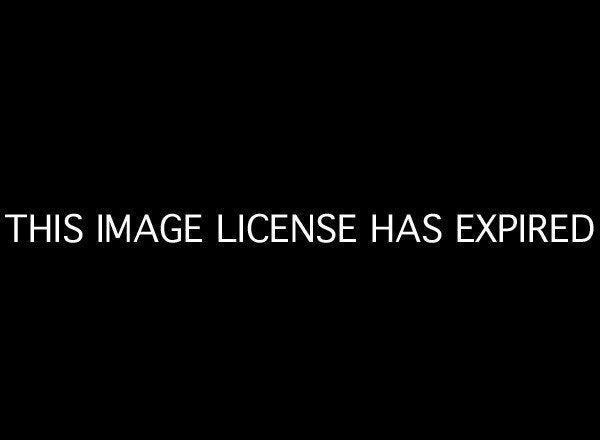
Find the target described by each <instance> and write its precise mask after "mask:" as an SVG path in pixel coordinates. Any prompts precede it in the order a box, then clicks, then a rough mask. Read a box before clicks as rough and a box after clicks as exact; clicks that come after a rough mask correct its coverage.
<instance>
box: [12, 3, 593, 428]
mask: <svg viewBox="0 0 600 440" xmlns="http://www.w3.org/2000/svg"><path fill="white" fill-rule="evenodd" d="M52 12H57V11H52ZM153 12H157V11H153ZM163 12H164V11H163ZM247 12H248V14H247V13H246V12H240V11H239V10H237V9H236V11H233V10H232V11H228V12H227V13H225V14H224V15H223V14H221V15H216V14H215V13H214V12H212V11H211V12H207V11H204V12H195V13H193V14H190V15H188V14H186V13H184V12H183V11H180V12H177V13H175V15H173V16H171V15H170V14H169V15H167V14H166V13H165V15H164V16H163V14H162V12H161V14H159V15H160V18H156V16H155V15H152V17H150V16H147V15H146V13H145V12H144V13H141V12H140V11H137V12H136V13H133V14H127V15H126V14H125V13H124V12H122V13H119V14H114V16H112V15H111V16H110V17H107V18H102V19H100V18H99V17H100V15H97V14H100V12H97V13H96V12H95V13H94V14H92V15H85V19H83V18H82V16H78V18H77V19H75V18H74V19H66V22H65V23H63V22H62V21H57V20H50V19H48V16H46V17H45V16H44V14H43V13H41V14H40V16H36V17H35V19H34V18H33V15H36V14H34V13H33V12H32V11H30V12H28V14H26V15H25V16H23V17H24V19H25V20H24V21H19V23H18V24H16V25H15V26H14V29H10V30H8V31H7V39H6V44H5V52H4V55H3V66H4V67H3V70H4V72H3V73H4V74H5V79H4V80H3V85H4V87H3V96H4V99H3V110H4V111H3V124H2V125H3V133H4V136H3V137H4V142H3V156H4V158H3V160H2V173H1V176H2V177H1V179H2V201H1V202H2V205H1V206H2V213H3V214H4V213H5V212H31V213H42V212H43V213H67V212H79V213H83V214H86V215H87V216H89V215H92V214H94V213H96V212H105V211H107V210H110V211H113V212H124V211H131V212H151V213H153V214H155V215H158V214H160V213H163V212H169V211H175V212H179V213H186V212H190V213H202V214H204V215H205V216H206V217H208V218H210V217H211V216H214V215H215V214H216V213H217V212H222V211H229V212H237V211H239V210H243V211H246V212H252V211H256V212H288V213H292V212H294V213H319V212H325V211H328V212H334V213H335V212H356V213H359V215H361V243H360V244H359V245H348V246H342V245H338V246H331V247H326V248H323V247H321V248H317V247H291V246H285V245H283V246H275V245H273V246H268V247H262V248H252V247H244V248H234V249H232V248H227V249H225V248H218V247H216V246H214V245H210V244H207V245H206V246H199V247H175V248H164V247H158V248H154V247H152V246H138V247H129V248H128V247H126V246H124V247H117V248H115V247H111V248H102V247H98V246H95V245H94V244H93V243H88V244H83V245H81V246H76V247H63V246H54V247H53V246H39V247H35V248H31V247H27V246H23V247H20V246H10V245H9V243H8V242H7V240H4V242H3V245H2V254H3V257H5V258H3V263H2V264H3V270H2V273H3V278H4V282H3V284H4V285H5V286H6V287H5V288H3V289H2V291H3V295H2V301H3V303H4V304H3V307H2V311H3V314H4V315H5V319H3V324H4V327H5V331H4V338H3V339H4V341H5V347H6V348H5V355H6V356H5V358H6V362H5V365H7V366H8V367H9V370H10V373H9V374H8V375H7V376H6V382H7V384H8V385H9V386H10V388H11V389H13V388H14V389H15V393H14V394H11V396H14V397H11V404H10V408H11V412H12V413H13V414H15V415H20V416H23V414H31V410H32V409H34V408H35V409H38V410H40V411H39V412H40V413H41V414H45V415H46V417H47V418H45V419H44V420H47V421H46V422H44V423H49V424H52V425H57V426H63V423H67V424H71V423H73V420H74V419H77V420H78V421H83V422H88V423H86V425H87V426H88V427H89V426H99V427H107V426H109V425H112V422H113V421H123V420H128V421H131V420H133V421H134V425H136V426H138V427H148V426H150V427H152V428H153V429H158V426H157V425H160V426H163V427H165V428H166V429H167V430H168V431H171V430H174V429H176V428H180V427H181V426H183V425H184V424H183V422H184V421H191V422H192V423H193V424H201V426H198V427H200V428H202V427H203V426H204V425H203V423H205V420H207V419H208V420H210V421H212V422H213V423H214V422H216V423H217V424H218V425H219V426H221V427H222V429H225V430H230V429H239V428H242V429H251V428H255V427H256V428H261V429H266V428H269V429H273V428H274V427H275V426H276V425H278V424H279V423H281V422H283V423H282V424H283V426H284V427H285V428H286V429H287V430H286V431H282V432H288V431H290V430H291V431H295V430H298V429H306V430H308V432H314V431H313V430H312V429H313V428H312V427H313V426H315V422H317V423H318V422H323V421H328V422H330V423H329V426H330V428H329V429H331V430H332V431H331V432H337V430H340V429H344V428H350V429H357V430H358V429H359V428H363V429H365V430H366V431H365V432H372V431H373V430H375V429H383V428H384V427H386V426H387V425H388V424H389V423H391V424H392V426H395V427H396V428H399V427H400V428H401V427H403V426H407V427H408V425H404V424H403V423H405V422H401V421H402V420H407V419H408V420H410V421H412V422H413V423H416V424H418V425H420V426H421V427H422V428H423V429H426V430H431V429H440V428H441V429H455V428H460V429H465V428H467V427H469V428H471V429H473V428H474V427H475V425H477V424H478V423H481V422H483V425H484V426H485V427H486V428H487V429H488V430H490V429H491V430H497V429H507V430H509V432H512V431H510V430H511V429H512V428H511V427H512V426H514V423H515V422H522V421H525V420H528V421H532V420H533V421H534V423H532V424H531V426H532V428H533V429H540V427H548V426H551V427H553V428H556V429H557V428H558V426H557V425H559V424H560V425H561V426H563V427H566V428H568V429H573V424H572V423H573V419H572V418H571V416H572V415H573V414H576V415H577V417H578V418H579V420H580V421H581V420H583V419H584V418H585V417H586V414H588V411H589V409H586V408H587V405H586V403H585V402H586V396H589V395H590V394H591V393H592V390H593V389H595V388H594V385H593V381H592V375H591V372H592V371H593V369H594V366H595V365H596V364H595V363H594V362H592V359H593V356H592V355H593V348H594V347H593V341H594V339H595V338H596V336H597V327H598V326H597V322H596V320H595V314H596V310H597V304H596V301H595V299H594V297H593V295H594V293H595V290H597V289H596V287H595V284H594V283H593V281H595V279H594V269H595V266H596V262H597V253H596V247H597V238H595V239H594V242H593V243H590V244H587V245H560V244H559V245H552V246H544V245H541V246H522V245H521V246H518V245H515V244H508V245H506V246H486V245H482V246H460V245H458V244H456V243H455V242H454V241H455V240H454V238H455V236H454V225H453V218H454V216H455V215H456V214H457V213H460V212H477V213H487V214H490V213H512V214H518V213H530V212H531V213H545V214H549V213H585V214H588V215H592V216H593V217H594V218H595V220H596V221H597V212H598V211H597V208H596V207H595V205H596V203H595V200H596V199H595V195H594V193H593V188H594V187H595V186H596V184H595V180H596V179H595V178H594V177H595V174H594V161H593V159H592V154H593V152H592V147H593V146H594V145H596V144H597V135H596V133H595V130H594V128H595V121H596V118H597V108H596V107H595V102H596V101H597V85H596V84H595V82H594V81H593V78H595V77H597V69H596V68H595V66H594V65H593V54H594V52H593V49H594V47H593V46H592V44H591V43H592V40H591V39H589V38H590V36H589V35H588V33H591V32H592V29H591V28H589V27H588V26H587V25H586V24H585V23H584V22H583V21H582V19H581V18H580V17H575V18H569V17H567V16H566V15H565V16H563V17H561V19H560V20H559V21H556V19H553V20H550V19H549V18H543V17H542V16H541V15H540V14H539V13H536V14H532V15H527V17H526V18H524V17H525V13H524V11H521V13H520V14H516V15H514V16H513V15H510V14H509V16H506V15H504V14H500V11H496V12H494V13H487V12H483V11H481V13H480V15H477V13H476V12H475V11H469V14H466V11H445V12H441V11H427V12H425V13H420V14H416V13H414V12H412V11H404V12H397V11H395V12H393V13H392V12H385V11H380V12H376V13H374V14H371V13H369V14H367V13H366V11H353V12H354V14H351V15H347V14H346V13H344V14H338V13H332V14H328V15H327V17H326V18H325V14H324V11H321V13H319V14H308V16H307V15H306V14H303V13H301V11H295V12H293V13H284V12H283V11H281V12H280V13H276V12H275V11H272V10H270V11H269V13H268V14H267V13H266V12H265V11H262V12H261V11H255V10H253V11H247ZM305 12H306V11H305ZM338 12H339V11H338ZM446 12H448V13H449V12H453V13H454V15H446ZM538 12H539V11H538ZM69 13H70V14H73V13H74V12H73V11H70V12H69ZM250 13H253V14H251V15H249V14H250ZM75 14H76V13H75ZM278 14H280V15H278ZM470 14H474V15H470ZM184 16H185V18H184ZM69 17H70V15H69ZM102 17H104V15H102ZM257 17H259V18H260V19H259V18H257ZM517 17H518V18H517ZM63 18H65V16H64V15H63ZM375 212H376V213H380V214H387V213H395V214H405V213H413V214H423V213H428V212H438V213H440V214H441V215H443V217H444V219H445V220H446V221H447V225H448V227H447V228H445V229H444V233H445V238H444V241H443V243H441V244H440V245H438V246H420V247H417V246H413V245H411V244H410V243H407V244H406V245H401V246H394V247H377V248H376V247H374V246H371V245H369V244H368V238H369V234H368V229H367V228H366V225H368V223H364V221H365V220H368V218H369V215H370V214H371V213H375ZM363 229H366V232H365V231H363ZM3 233H5V231H3ZM4 237H6V235H4ZM54 411H56V412H58V413H61V414H63V416H62V417H54V416H52V414H53V412H54ZM36 413H38V412H36ZM40 417H41V416H40ZM173 417H174V418H173ZM40 420H41V419H40ZM92 423H93V424H92ZM578 425H579V423H578ZM48 426H50V425H48ZM133 429H139V428H135V427H134V428H133Z"/></svg>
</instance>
